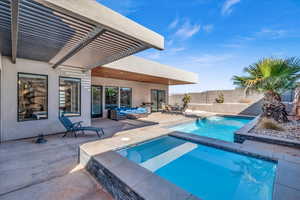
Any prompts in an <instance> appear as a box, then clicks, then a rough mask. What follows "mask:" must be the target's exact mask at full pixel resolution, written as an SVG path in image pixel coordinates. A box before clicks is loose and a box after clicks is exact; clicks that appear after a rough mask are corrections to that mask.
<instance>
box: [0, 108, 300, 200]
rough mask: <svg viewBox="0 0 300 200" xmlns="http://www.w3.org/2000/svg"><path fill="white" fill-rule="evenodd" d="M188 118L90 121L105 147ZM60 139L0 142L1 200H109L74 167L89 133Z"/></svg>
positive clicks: (90, 136) (295, 152) (154, 116)
mask: <svg viewBox="0 0 300 200" xmlns="http://www.w3.org/2000/svg"><path fill="white" fill-rule="evenodd" d="M189 120H193V119H191V118H187V117H184V116H182V115H176V114H161V113H153V114H151V115H149V116H148V117H147V118H143V119H140V120H122V121H112V120H108V119H97V120H93V126H98V127H103V128H104V132H105V137H106V138H109V137H112V136H113V137H112V138H111V139H106V140H105V141H103V142H104V143H107V145H109V143H110V141H112V140H116V141H119V142H117V143H120V138H123V137H127V136H130V137H132V136H134V135H135V136H136V137H134V138H135V139H137V140H140V139H142V138H147V137H149V138H150V137H152V136H154V135H156V134H158V135H159V134H162V133H161V131H166V128H164V127H165V126H168V125H172V124H177V123H182V122H185V121H189ZM61 136H62V135H61V134H58V135H52V136H47V137H46V138H47V140H48V142H47V143H45V144H35V143H34V142H33V141H34V139H26V140H18V141H11V142H5V143H1V144H0V199H1V200H2V199H3V200H19V199H22V200H23V199H24V200H26V199H35V200H38V199H43V200H50V199H51V200H52V199H63V200H83V199H92V200H93V199H98V200H111V199H112V197H111V196H110V194H108V193H107V192H106V191H105V190H104V189H103V188H102V186H101V185H99V184H98V183H97V182H96V181H95V179H94V178H93V177H91V176H90V175H89V173H88V172H87V171H85V170H84V169H82V168H81V167H80V165H78V150H79V146H80V145H81V144H84V143H87V142H91V141H95V140H98V139H99V138H98V137H97V136H96V135H95V134H86V135H85V136H78V137H77V138H74V137H73V136H69V137H65V138H62V137H61ZM122 142H124V143H130V142H128V141H122ZM104 143H103V144H104ZM110 145H111V143H110ZM114 145H121V144H114ZM244 145H251V146H253V147H254V148H258V149H259V148H264V149H265V148H272V150H273V151H279V152H282V153H288V154H290V155H291V156H292V157H293V159H295V160H294V161H297V162H300V161H299V160H300V153H299V150H291V149H290V148H285V147H283V148H278V147H275V146H270V145H265V144H261V143H255V144H252V143H251V142H248V141H246V143H245V144H244ZM97 150H98V149H97ZM279 152H278V153H279ZM290 199H293V198H290Z"/></svg>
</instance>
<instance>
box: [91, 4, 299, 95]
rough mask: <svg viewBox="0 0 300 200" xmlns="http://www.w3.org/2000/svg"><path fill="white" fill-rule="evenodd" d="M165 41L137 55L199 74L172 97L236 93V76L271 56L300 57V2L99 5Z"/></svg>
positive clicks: (171, 89)
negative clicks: (196, 80)
mask: <svg viewBox="0 0 300 200" xmlns="http://www.w3.org/2000/svg"><path fill="white" fill-rule="evenodd" d="M97 1H98V2H100V3H101V4H103V5H105V6H107V7H109V8H111V9H113V10H115V11H117V12H119V13H121V14H123V15H125V16H126V17H128V18H130V19H132V20H134V21H136V22H138V23H139V24H141V25H143V26H145V27H147V28H149V29H151V30H153V31H155V32H157V33H159V34H161V35H163V36H164V37H165V50H164V51H159V50H156V49H149V50H146V51H144V52H141V53H139V54H137V56H141V57H144V58H146V59H151V60H154V61H157V62H160V63H163V64H167V65H170V66H173V67H177V68H180V69H183V70H187V71H191V72H195V73H197V74H198V76H199V83H198V84H194V85H182V86H172V87H170V93H188V92H200V91H206V90H214V89H233V88H234V87H235V86H234V85H233V84H232V80H231V78H232V76H233V75H242V74H243V68H244V67H247V66H248V65H250V64H252V63H254V62H256V61H258V60H259V59H262V58H265V57H276V58H286V57H295V56H296V57H297V56H300V55H299V53H300V0H97Z"/></svg>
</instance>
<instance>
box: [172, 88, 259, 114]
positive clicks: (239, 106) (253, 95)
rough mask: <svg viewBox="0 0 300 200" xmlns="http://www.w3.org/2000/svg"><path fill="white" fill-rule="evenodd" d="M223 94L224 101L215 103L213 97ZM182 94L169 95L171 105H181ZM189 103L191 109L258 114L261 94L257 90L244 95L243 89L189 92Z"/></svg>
mask: <svg viewBox="0 0 300 200" xmlns="http://www.w3.org/2000/svg"><path fill="white" fill-rule="evenodd" d="M221 93H222V94H223V95H224V103H223V104H217V103H216V102H215V99H216V98H218V96H219V94H221ZM183 95H184V94H174V95H171V96H170V97H169V102H170V104H171V105H175V104H179V105H182V98H183ZM189 95H190V96H191V103H190V104H189V108H190V109H192V110H202V111H207V112H216V113H227V114H243V115H259V114H260V112H261V104H262V101H261V99H262V98H263V94H261V93H258V92H249V93H248V94H247V95H246V96H245V92H244V90H243V89H235V90H212V91H205V92H199V93H189Z"/></svg>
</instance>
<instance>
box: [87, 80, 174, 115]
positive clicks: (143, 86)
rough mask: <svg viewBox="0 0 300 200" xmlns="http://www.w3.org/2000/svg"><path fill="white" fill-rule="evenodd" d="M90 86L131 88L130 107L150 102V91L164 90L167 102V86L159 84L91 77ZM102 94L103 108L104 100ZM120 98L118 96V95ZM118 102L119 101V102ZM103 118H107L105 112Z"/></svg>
mask: <svg viewBox="0 0 300 200" xmlns="http://www.w3.org/2000/svg"><path fill="white" fill-rule="evenodd" d="M92 85H99V86H103V89H104V88H105V86H117V87H128V88H132V106H133V107H137V106H140V105H141V104H142V103H143V102H151V89H158V90H165V91H166V100H167V102H168V96H169V95H168V92H169V86H168V85H161V84H152V83H143V82H137V81H126V80H119V79H111V78H102V77H95V76H92ZM104 95H105V94H104V92H103V98H102V99H103V108H105V98H104ZM119 96H120V95H119ZM119 102H120V101H119ZM103 116H107V111H105V110H104V113H103Z"/></svg>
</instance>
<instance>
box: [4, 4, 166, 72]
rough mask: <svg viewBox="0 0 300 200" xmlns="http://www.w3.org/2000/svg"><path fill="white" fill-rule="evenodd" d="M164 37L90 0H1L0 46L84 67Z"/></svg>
mask: <svg viewBox="0 0 300 200" xmlns="http://www.w3.org/2000/svg"><path fill="white" fill-rule="evenodd" d="M148 48H156V49H159V50H162V49H163V48H164V38H163V37H162V36H161V35H159V34H157V33H155V32H153V31H151V30H149V29H147V28H145V27H143V26H141V25H139V24H137V23H135V22H134V21H132V20H130V19H128V18H126V17H124V16H122V15H120V14H118V13H117V12H114V11H113V10H111V9H109V8H106V7H105V6H102V5H101V4H99V3H98V2H96V1H94V0H76V1H74V0H1V1H0V52H1V53H2V55H4V56H11V57H12V61H13V62H15V61H16V58H17V57H20V58H27V59H33V60H39V61H46V62H49V63H51V64H53V67H54V68H56V67H57V66H59V65H66V66H72V67H79V68H82V69H83V70H89V69H92V68H94V67H97V66H100V65H104V64H107V63H110V62H113V61H115V60H118V59H120V58H124V57H126V56H129V55H132V54H135V53H137V52H140V51H142V50H145V49H148Z"/></svg>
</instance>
